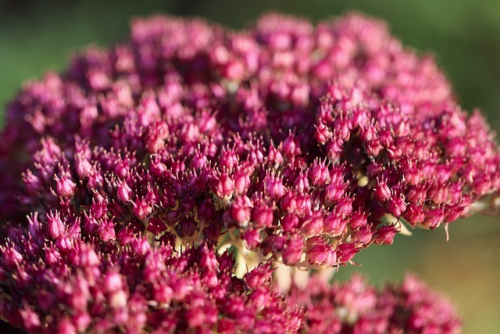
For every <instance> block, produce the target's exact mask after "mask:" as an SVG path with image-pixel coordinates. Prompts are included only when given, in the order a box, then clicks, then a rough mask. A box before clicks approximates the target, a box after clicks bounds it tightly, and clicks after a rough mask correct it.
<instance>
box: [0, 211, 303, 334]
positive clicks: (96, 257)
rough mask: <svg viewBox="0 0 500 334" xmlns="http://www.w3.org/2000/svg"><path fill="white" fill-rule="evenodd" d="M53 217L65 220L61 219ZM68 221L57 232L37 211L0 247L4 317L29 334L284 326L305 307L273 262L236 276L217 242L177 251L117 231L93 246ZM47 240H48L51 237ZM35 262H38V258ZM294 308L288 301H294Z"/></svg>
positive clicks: (288, 329)
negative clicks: (291, 295) (277, 281)
mask: <svg viewBox="0 0 500 334" xmlns="http://www.w3.org/2000/svg"><path fill="white" fill-rule="evenodd" d="M59 224H62V223H61V222H59ZM75 225H76V224H73V225H72V227H71V228H69V229H67V230H63V231H61V233H60V235H59V236H57V237H53V235H54V231H55V230H57V227H49V228H47V229H44V228H43V227H42V225H41V224H40V223H39V221H38V219H37V216H36V215H35V216H32V217H31V218H30V227H29V230H28V231H27V232H26V233H22V232H21V231H19V233H17V238H16V239H15V240H13V241H11V242H10V243H9V244H7V245H5V246H4V247H3V248H2V250H1V260H2V265H1V266H0V268H1V269H0V281H1V282H2V283H1V284H0V291H1V293H2V296H5V295H8V296H9V297H10V298H8V299H7V298H2V299H0V314H1V315H2V317H3V318H4V319H5V320H6V321H8V322H9V323H10V324H11V325H12V326H15V327H20V328H23V329H24V330H26V331H27V332H28V333H47V334H53V333H61V334H71V333H124V332H126V333H131V334H132V333H137V334H139V333H143V332H144V331H147V332H151V333H186V332H190V333H214V332H217V333H241V332H252V333H273V332H275V331H274V328H275V326H278V327H279V328H282V329H283V332H285V333H292V332H295V331H297V330H298V328H299V327H300V324H301V321H302V317H303V313H302V312H301V311H300V310H299V309H298V308H297V307H291V308H289V307H288V306H287V304H285V301H284V299H283V296H282V295H281V294H280V293H279V292H278V291H277V290H276V289H275V288H274V285H273V284H272V282H271V276H272V269H271V267H270V265H269V264H262V265H261V266H259V267H257V268H255V269H253V270H252V271H250V272H248V273H247V274H246V275H245V276H244V277H243V278H242V279H240V278H237V277H235V276H233V266H234V260H233V258H232V256H231V255H230V254H228V253H224V254H222V255H220V256H218V255H216V253H215V249H214V247H211V246H209V245H207V244H202V245H200V246H198V247H197V248H192V247H191V248H187V249H184V250H182V251H181V252H175V251H173V249H172V247H171V246H170V244H169V241H168V240H162V241H165V242H162V243H161V244H159V245H156V246H151V245H150V243H149V241H148V240H147V239H145V238H140V237H138V236H137V235H134V233H132V232H131V231H127V230H123V231H122V232H121V233H120V234H119V235H118V236H117V238H116V239H115V240H113V241H109V242H103V241H100V242H98V243H95V244H92V243H89V242H85V241H84V240H83V239H82V238H81V235H82V231H80V229H79V227H78V226H75ZM49 240H50V241H49ZM35 259H36V260H35ZM290 305H293V304H290Z"/></svg>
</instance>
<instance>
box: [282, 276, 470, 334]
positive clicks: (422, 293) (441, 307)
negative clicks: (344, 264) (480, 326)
mask: <svg viewBox="0 0 500 334" xmlns="http://www.w3.org/2000/svg"><path fill="white" fill-rule="evenodd" d="M288 299H289V301H290V302H292V303H294V304H297V305H300V306H303V307H304V308H305V311H306V312H307V316H306V318H305V319H304V323H303V327H302V331H303V332H305V333H318V334H322V333H325V334H326V333H332V334H335V333H353V334H358V333H359V334H361V333H373V334H387V333H390V334H396V333H450V334H452V333H459V332H460V328H461V320H460V318H459V317H458V316H457V312H456V310H455V308H454V306H453V305H452V304H450V303H449V302H448V301H447V300H446V299H445V298H444V297H443V296H442V295H440V294H438V293H437V292H435V291H432V290H431V289H429V287H427V286H426V285H425V284H424V283H423V282H422V281H421V280H420V279H418V278H417V277H416V276H414V275H411V274H408V275H406V277H405V279H404V281H403V282H402V283H401V284H397V285H396V284H387V285H385V286H384V287H383V288H380V289H377V288H376V287H374V286H370V285H368V284H367V283H366V281H365V280H364V279H363V278H362V277H361V276H358V275H355V276H353V277H352V278H351V279H350V280H349V281H347V282H343V283H337V282H335V283H333V285H331V286H330V285H328V284H326V283H325V282H323V281H321V280H319V279H316V278H314V277H313V278H312V279H311V280H310V281H309V284H308V286H307V287H306V288H299V287H298V286H297V285H292V288H291V290H290V292H289V296H288Z"/></svg>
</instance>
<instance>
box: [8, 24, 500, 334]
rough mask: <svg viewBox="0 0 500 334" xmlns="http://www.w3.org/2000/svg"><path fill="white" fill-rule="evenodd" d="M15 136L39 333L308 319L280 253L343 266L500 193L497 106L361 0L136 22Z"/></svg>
mask: <svg viewBox="0 0 500 334" xmlns="http://www.w3.org/2000/svg"><path fill="white" fill-rule="evenodd" d="M0 136H1V139H2V140H1V141H0V170H1V172H2V173H0V182H1V183H2V185H3V186H2V189H0V202H1V203H2V205H1V206H0V220H1V222H2V226H1V235H2V237H3V239H4V241H3V242H2V259H1V261H0V268H1V270H2V271H1V273H0V274H1V275H2V282H4V283H2V285H1V289H2V293H3V295H4V296H8V298H0V301H1V304H0V315H1V317H2V318H3V319H6V320H7V321H8V322H9V323H11V324H13V325H14V326H18V327H22V328H24V329H25V330H27V331H28V332H50V333H52V332H55V331H56V329H57V330H58V331H60V332H61V333H72V332H78V331H80V332H84V331H87V330H88V331H94V332H110V331H111V332H112V331H119V330H122V329H123V328H126V330H129V331H130V332H134V331H136V332H137V331H140V330H145V331H150V332H154V331H155V330H157V332H158V333H160V332H162V331H163V332H185V331H188V329H189V330H191V331H193V332H200V333H203V332H208V331H213V330H217V331H218V332H224V331H226V332H238V331H240V332H245V331H249V330H250V329H252V330H257V331H261V332H269V331H270V330H271V329H270V328H272V327H273V326H276V324H279V326H280V328H283V329H284V331H285V332H293V331H296V330H297V329H298V328H299V327H300V326H302V327H300V328H309V327H307V326H312V325H310V324H307V325H304V324H302V322H301V321H302V320H301V319H302V317H303V315H304V314H303V313H302V311H301V310H299V309H295V308H290V307H289V306H287V305H288V304H286V303H285V302H284V301H283V300H282V298H281V297H280V295H279V294H278V293H277V292H275V290H274V288H273V287H272V286H271V285H270V276H271V269H270V267H269V263H270V262H272V261H274V262H278V263H282V264H285V265H288V266H296V267H299V268H314V269H325V268H331V267H338V266H340V265H344V264H347V263H350V262H351V260H352V258H353V257H354V255H355V254H356V253H357V252H359V251H360V250H361V249H363V248H366V247H368V246H370V245H373V244H390V243H392V241H393V238H394V236H395V235H396V234H397V233H398V232H401V231H404V229H405V227H404V224H409V225H411V226H412V227H413V226H421V227H425V228H429V229H434V228H437V227H438V226H440V225H442V224H448V223H450V222H452V221H454V220H456V219H458V218H460V217H463V216H465V215H466V214H468V213H469V212H472V211H474V210H477V208H478V207H479V208H484V207H485V206H486V204H484V203H487V204H488V205H489V203H493V204H494V203H496V201H497V199H498V192H499V191H500V183H499V182H500V181H499V180H500V177H499V176H500V175H499V174H500V170H499V167H498V166H500V154H499V151H498V148H497V146H496V142H495V139H494V135H493V133H492V132H491V131H490V129H489V128H488V126H487V125H486V123H485V121H484V119H483V118H482V117H481V116H480V114H479V112H477V111H476V112H474V113H473V114H472V115H468V114H467V113H466V112H464V111H462V110H461V109H460V107H459V106H458V104H457V102H456V100H455V98H454V96H453V94H452V91H451V88H450V85H449V83H448V81H447V79H446V77H445V76H444V74H443V73H442V72H441V71H440V70H439V69H438V68H437V66H436V64H435V62H434V60H433V59H432V57H430V56H428V55H424V56H420V55H418V54H416V53H415V52H414V51H412V50H408V49H405V48H404V47H402V45H401V43H400V41H398V40H397V39H395V38H394V37H392V36H391V35H390V33H389V32H388V29H387V27H386V26H385V24H384V23H383V22H380V21H377V20H374V19H371V18H367V17H364V16H362V15H359V14H349V15H347V16H345V17H342V18H338V19H333V20H330V21H325V22H321V23H319V24H317V25H316V26H314V25H312V24H311V23H310V22H308V21H307V20H303V19H299V18H294V17H288V16H283V15H277V14H269V15H265V16H263V17H261V18H260V19H259V20H258V21H257V23H256V24H255V25H254V26H253V27H251V28H250V29H248V30H245V31H231V30H228V29H226V28H223V27H220V26H217V25H214V24H211V23H207V22H205V21H203V20H199V19H179V18H172V17H163V16H155V17H151V18H148V19H136V20H134V21H133V23H132V29H131V34H130V38H129V40H128V41H126V42H123V43H120V44H116V45H114V46H111V47H110V48H107V49H102V48H98V47H89V48H87V49H85V50H83V51H82V52H81V53H80V54H78V55H76V56H75V57H73V59H72V61H71V62H70V64H69V66H68V68H67V69H66V71H65V72H63V73H62V74H55V73H48V74H47V75H46V76H45V77H44V78H43V79H41V80H39V81H33V82H30V83H27V84H26V85H25V86H24V87H23V89H22V90H21V91H20V92H19V94H18V95H17V97H16V98H15V99H14V100H13V101H12V102H11V103H10V104H9V106H8V108H7V112H6V127H5V129H4V130H3V132H2V133H1V135H0ZM479 202H481V203H483V204H482V206H481V205H479V206H478V205H477V203H479ZM26 215H29V218H28V219H26V218H24V217H25V216H26ZM446 226H447V225H446ZM228 248H230V249H231V250H234V249H236V250H237V254H238V255H237V262H238V264H239V266H236V267H235V266H233V262H232V261H233V260H232V259H231V257H230V256H229V255H220V256H219V255H215V253H221V254H226V253H224V252H225V250H226V249H228ZM245 265H248V266H249V268H248V269H251V268H252V267H256V268H255V269H254V270H253V271H250V272H249V273H248V274H246V276H244V273H245V270H246V269H247V268H246V267H244V266H245ZM242 273H243V274H242ZM238 277H239V278H238ZM411 280H412V279H411V278H409V279H407V282H408V281H411ZM356 282H358V283H356ZM352 284H361V283H359V279H358V278H355V279H354V281H353V283H352ZM408 284H410V283H408ZM311 289H313V288H311ZM325 289H326V288H325ZM398 289H400V288H398ZM401 289H402V288H401ZM313 290H314V289H313ZM75 291H78V293H75ZM325 291H326V290H325ZM370 291H371V290H370ZM398 291H400V290H398ZM309 292H310V293H313V292H312V290H311V291H309ZM309 292H307V293H309ZM398 293H399V292H398ZM324 294H325V296H326V295H327V292H324ZM383 294H385V295H387V298H386V297H384V298H385V299H387V300H389V299H390V300H391V301H390V302H389V301H388V302H387V303H392V304H390V305H392V306H390V307H391V308H390V310H395V309H396V308H398V307H407V306H401V305H403V304H404V303H403V302H402V301H400V299H401V298H402V299H404V298H406V297H401V298H400V297H397V298H396V297H394V296H395V294H396V292H394V293H393V292H387V293H385V292H384V293H383ZM228 296H229V297H228ZM325 298H326V297H325ZM370 298H372V297H370ZM380 298H382V297H377V296H375V297H373V298H372V300H373V303H375V304H376V303H377V302H378V301H377V300H381V299H380ZM385 299H384V300H385ZM395 299H397V300H398V301H397V302H396V301H394V300H395ZM360 300H362V299H360ZM400 302H401V303H403V304H398V303H400ZM360 303H361V301H360ZM373 303H372V304H369V305H375V304H373ZM410 303H411V305H414V302H413V301H412V302H410ZM126 304H128V305H129V306H127V307H126V306H124V305H126ZM306 304H307V303H306ZM306 304H300V305H303V306H306ZM307 305H308V304H307ZM396 305H398V306H396ZM405 305H406V304H405ZM415 305H416V304H415ZM443 305H444V304H443ZM311 307H312V306H311ZM311 307H310V306H307V308H308V309H311V310H312V309H314V310H316V308H315V307H316V306H314V307H312V308H311ZM329 307H330V306H329ZM370 307H371V306H370ZM387 307H389V306H387ZM408 307H409V308H411V306H408ZM436 307H438V306H436ZM443 307H444V306H443ZM367 309H369V307H368V306H367ZM326 310H327V311H328V312H330V311H331V307H330V308H328V307H327V308H326ZM314 312H316V311H314ZM314 312H313V313H314ZM318 312H319V311H318ZM373 312H375V313H376V312H377V311H376V310H373ZM398 312H399V311H398ZM401 312H403V311H401ZM408 312H409V311H408ZM313 313H310V314H313ZM392 313H393V312H392V311H387V313H385V315H384V316H385V317H386V318H384V319H385V320H383V321H385V322H384V324H387V323H388V321H389V320H387V319H389V318H387V317H389V315H390V314H392ZM403 313H404V314H405V316H406V314H407V311H406V309H405V311H404V312H403ZM325 314H326V313H325ZM356 314H357V313H356ZM450 314H451V312H450ZM374 316H375V315H374ZM370 317H371V315H370ZM376 317H381V315H376ZM356 319H357V318H356ZM370 319H371V318H370ZM377 319H378V318H377ZM418 319H419V320H418V321H420V322H419V323H420V324H422V323H423V324H425V325H426V326H427V324H428V321H430V320H422V321H421V318H418ZM399 320H400V319H399V318H398V319H397V320H394V322H395V323H397V321H399ZM332 321H333V320H332ZM339 321H340V323H341V322H342V321H344V320H339ZM349 321H350V320H349ZM349 321H348V322H349ZM353 321H354V320H353ZM366 321H368V320H366ZM370 321H371V320H370ZM391 321H393V320H391ZM415 321H416V320H415ZM418 321H416V322H418ZM389 322H390V321H389ZM350 324H351V325H352V323H350ZM429 324H432V322H429ZM454 324H456V323H454ZM406 325H407V324H405V325H401V326H403V328H406V327H404V326H406ZM442 325H443V324H442V323H438V324H436V326H442ZM304 326H305V327H304ZM318 326H319V325H318ZM360 326H361V325H360ZM367 326H372V325H370V324H368V325H367ZM377 326H378V325H377ZM380 326H382V325H380ZM395 326H396V325H395ZM398 326H399V325H398ZM408 326H409V325H408ZM415 326H417V325H415ZM418 326H420V325H418ZM418 326H417V327H418ZM429 326H430V325H429ZM443 326H444V325H443ZM417 327H415V328H413V327H412V330H413V329H414V330H416V331H418V330H420V327H418V328H417ZM311 328H312V327H311ZM377 328H379V327H377ZM380 328H382V327H380ZM384 328H389V327H384ZM390 328H392V327H390ZM395 328H400V327H395ZM450 328H451V327H450ZM453 328H455V327H453ZM453 330H454V329H453Z"/></svg>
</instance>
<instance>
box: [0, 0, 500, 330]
mask: <svg viewBox="0 0 500 334" xmlns="http://www.w3.org/2000/svg"><path fill="white" fill-rule="evenodd" d="M349 10H356V11H361V12H364V13H367V14H369V15H372V16H376V17H379V18H383V19H385V20H386V21H387V22H388V23H389V25H390V27H391V30H392V32H393V34H394V35H396V36H398V37H399V38H400V39H401V40H402V41H403V42H404V44H405V45H407V46H411V47H413V48H415V49H417V50H421V51H431V52H433V53H434V54H435V56H436V58H437V60H438V62H439V64H440V66H441V68H443V69H444V71H445V72H446V73H447V74H448V76H449V78H450V80H451V82H452V83H453V86H454V88H455V92H456V95H457V96H458V97H459V99H460V102H461V103H462V105H463V106H464V107H465V108H466V109H468V110H471V109H472V108H474V107H479V108H481V109H482V110H483V112H484V113H485V114H486V115H487V117H488V120H489V122H490V124H491V125H492V128H493V129H495V130H496V131H498V130H499V129H500V1H493V0H476V1H474V2H472V1H466V0H454V1H446V0H420V1H390V0H378V1H369V0H365V1H355V0H350V1H332V0H309V1H304V0H283V1H270V0H254V1H222V0H178V1H168V0H163V1H159V0H142V1H129V2H127V1H118V0H107V1H75V0H64V1H63V0H60V1H56V0H49V1H43V2H42V1H36V0H31V1H30V0H10V1H6V0H0V104H1V105H2V106H5V104H6V103H7V102H8V101H9V99H11V98H12V97H13V96H14V94H15V93H16V91H17V90H19V89H20V87H21V84H22V82H24V81H26V80H27V79H33V78H37V77H40V76H41V75H42V74H43V73H44V72H45V71H47V70H58V71H59V70H62V69H63V68H64V66H65V62H66V61H67V59H68V57H69V56H70V55H71V53H72V52H74V51H75V50H78V49H80V48H83V47H85V46H86V45H88V44H90V43H96V44H99V45H109V44H111V43H113V42H115V41H118V40H124V39H126V38H127V34H128V22H129V20H130V19H131V18H132V17H133V16H143V15H149V14H153V13H169V14H175V15H197V16H202V17H206V18H208V19H210V20H212V21H216V22H220V23H224V24H226V25H228V26H230V27H233V28H243V27H245V26H248V25H249V24H251V23H252V22H253V21H254V19H255V18H256V17H257V16H258V15H259V14H261V13H263V12H268V11H280V12H287V13H292V14H297V15H301V16H305V17H309V18H311V19H313V20H315V21H318V20H321V19H326V18H328V17H330V16H338V15H341V14H342V13H345V12H346V11H349ZM2 109H3V108H2ZM354 260H355V261H356V262H358V263H359V264H361V265H362V266H350V267H346V268H341V270H340V272H339V274H338V275H337V276H336V278H338V279H346V278H347V277H348V276H349V275H350V274H351V273H352V272H353V271H359V272H362V273H364V274H365V275H367V276H369V277H370V279H371V280H372V281H374V282H377V283H379V282H382V281H383V280H386V279H389V280H393V281H394V280H400V279H401V278H402V277H403V275H404V273H405V272H406V271H408V270H411V271H414V272H416V273H417V274H418V275H420V276H421V277H422V278H423V279H425V280H426V281H427V282H429V283H430V284H431V285H433V286H434V287H435V288H436V289H439V290H441V291H443V292H444V293H445V294H446V295H448V296H450V297H451V298H452V299H453V300H454V301H455V302H456V304H457V305H458V307H459V309H460V311H461V313H462V314H463V315H464V317H465V328H464V333H500V218H498V217H486V216H475V217H473V218H469V219H464V220H460V221H457V222H455V223H453V224H452V225H451V226H450V241H449V242H446V235H445V232H444V230H443V229H439V230H438V231H434V232H429V231H423V230H417V231H415V232H414V235H413V236H411V237H405V236H398V237H397V238H396V240H395V243H394V245H393V246H388V247H383V246H380V247H371V248H369V249H367V250H366V251H364V252H362V253H361V254H359V255H358V256H357V257H355V259H354Z"/></svg>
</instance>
